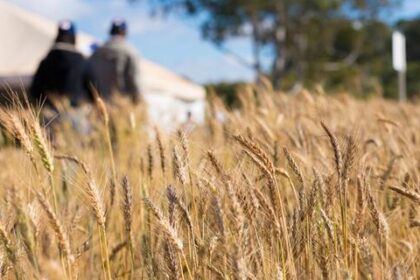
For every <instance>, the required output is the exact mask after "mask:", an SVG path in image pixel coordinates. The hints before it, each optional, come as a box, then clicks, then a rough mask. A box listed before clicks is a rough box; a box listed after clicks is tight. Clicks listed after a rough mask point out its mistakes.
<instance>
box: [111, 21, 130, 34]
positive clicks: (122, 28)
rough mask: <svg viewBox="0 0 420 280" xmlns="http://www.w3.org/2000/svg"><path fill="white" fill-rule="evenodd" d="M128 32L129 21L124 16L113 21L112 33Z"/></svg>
mask: <svg viewBox="0 0 420 280" xmlns="http://www.w3.org/2000/svg"><path fill="white" fill-rule="evenodd" d="M125 32H127V22H126V21H125V20H124V19H123V18H114V19H113V20H112V22H111V30H110V33H111V35H116V34H121V33H125Z"/></svg>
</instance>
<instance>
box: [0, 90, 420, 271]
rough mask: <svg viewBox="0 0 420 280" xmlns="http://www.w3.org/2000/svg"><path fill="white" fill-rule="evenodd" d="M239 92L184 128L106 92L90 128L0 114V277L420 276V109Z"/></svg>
mask: <svg viewBox="0 0 420 280" xmlns="http://www.w3.org/2000/svg"><path fill="white" fill-rule="evenodd" d="M240 101H241V105H242V107H241V108H242V109H238V110H235V111H230V110H228V109H226V108H225V107H223V105H222V102H221V101H220V100H219V99H217V98H216V97H214V96H213V97H211V98H210V99H209V104H208V105H209V106H208V112H207V118H206V122H205V124H204V125H202V126H198V127H196V128H195V129H194V130H193V131H192V132H191V133H189V134H185V133H184V132H183V131H182V130H179V128H178V127H174V128H173V131H174V132H173V133H168V132H164V131H163V130H162V129H160V128H159V127H156V126H155V125H153V124H149V123H148V122H147V121H145V120H144V118H143V115H144V114H142V112H141V110H142V108H132V107H130V106H128V107H126V108H125V109H124V110H123V111H120V110H118V109H116V108H107V107H106V105H105V104H104V103H103V102H102V100H100V99H98V101H97V104H96V105H97V107H98V110H97V111H96V113H94V114H93V116H92V121H93V128H94V129H93V133H92V134H91V135H89V136H86V137H80V136H78V135H77V134H76V133H75V132H74V131H73V130H72V129H71V128H70V127H71V126H69V125H68V124H67V123H65V122H64V123H62V124H61V125H60V126H59V127H56V128H55V131H56V133H55V135H54V141H53V143H49V142H50V141H49V140H48V138H47V137H46V133H45V131H44V130H43V128H41V127H39V125H38V123H37V122H36V121H34V118H33V116H34V114H33V113H28V112H25V111H24V110H23V109H22V107H21V106H19V107H18V108H19V109H17V110H4V109H3V110H1V111H0V121H1V123H2V125H3V127H4V128H5V129H6V131H7V132H8V133H9V134H10V137H13V138H15V139H16V143H17V145H16V146H15V145H9V146H5V147H2V148H1V149H0V164H1V166H2V169H1V170H0V180H1V189H0V198H1V199H0V278H2V279H418V278H420V266H419V265H418V263H419V261H420V217H419V215H418V212H419V211H418V210H419V207H420V118H419V115H420V106H419V105H416V104H397V103H393V102H388V101H384V100H381V99H372V100H369V101H357V100H353V99H351V98H349V97H346V96H336V97H327V96H324V95H322V94H313V95H311V94H309V93H308V92H307V91H305V92H304V93H302V94H300V95H297V96H294V97H289V96H285V95H276V94H274V93H272V92H271V91H270V90H269V89H267V90H265V89H261V88H259V89H256V88H252V87H247V88H244V89H243V91H242V92H241V97H240ZM220 114H224V117H225V121H224V122H220ZM133 124H134V125H133ZM282 151H283V153H282ZM171 158H172V160H170V159H171ZM114 201H115V203H114Z"/></svg>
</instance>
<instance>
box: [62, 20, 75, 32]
mask: <svg viewBox="0 0 420 280" xmlns="http://www.w3.org/2000/svg"><path fill="white" fill-rule="evenodd" d="M58 34H61V35H75V34H76V26H75V25H74V23H73V22H71V21H70V20H67V19H66V20H62V21H60V22H59V23H58Z"/></svg>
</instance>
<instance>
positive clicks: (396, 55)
mask: <svg viewBox="0 0 420 280" xmlns="http://www.w3.org/2000/svg"><path fill="white" fill-rule="evenodd" d="M392 64H393V66H394V69H395V70H396V71H398V72H405V71H406V70H407V58H406V53H405V36H404V34H402V33H401V32H400V31H394V33H393V34H392Z"/></svg>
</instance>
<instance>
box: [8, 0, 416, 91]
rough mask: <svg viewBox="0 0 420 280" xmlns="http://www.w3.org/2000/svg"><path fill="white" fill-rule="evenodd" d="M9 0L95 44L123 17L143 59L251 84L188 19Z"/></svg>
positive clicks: (244, 47)
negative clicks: (64, 22) (71, 24)
mask: <svg viewBox="0 0 420 280" xmlns="http://www.w3.org/2000/svg"><path fill="white" fill-rule="evenodd" d="M9 1H10V2H14V3H16V4H17V5H19V6H21V7H23V8H26V9H28V10H31V11H34V12H36V13H38V14H41V15H43V16H46V17H48V18H50V19H53V20H59V19H63V18H70V19H72V20H74V21H75V22H76V24H77V27H78V29H79V30H82V31H84V32H87V33H90V34H92V35H94V36H96V37H98V38H99V39H101V40H105V39H106V38H107V35H106V34H107V32H108V28H109V26H108V25H109V22H110V20H111V19H112V18H113V17H115V16H121V17H124V18H126V19H127V20H128V22H129V32H130V35H129V40H130V42H131V43H132V44H134V45H135V46H136V47H137V49H138V50H139V51H140V53H141V54H142V55H143V56H144V57H146V58H148V59H151V60H153V61H155V62H157V63H159V64H161V65H163V66H165V67H167V68H169V69H171V70H172V71H174V72H177V73H179V74H181V75H183V76H185V77H188V78H190V79H191V80H193V81H195V82H198V83H207V82H216V81H235V80H251V79H252V77H253V72H252V71H251V70H249V69H247V68H246V67H244V66H242V65H240V64H239V63H237V62H236V61H235V60H234V59H233V58H232V57H229V56H228V55H225V54H222V53H221V52H219V51H218V50H217V49H215V48H214V47H213V46H212V45H211V44H210V43H209V42H207V41H204V40H202V39H201V36H200V32H199V30H198V29H197V28H196V27H195V26H194V25H193V24H192V22H191V21H185V20H181V19H179V18H175V17H169V18H156V17H155V18H153V17H150V15H149V14H150V13H149V12H150V10H149V9H148V8H147V7H146V6H145V5H144V4H134V5H133V4H128V3H127V2H128V1H126V0H9ZM140 2H142V1H140ZM143 2H145V1H144V0H143ZM417 15H420V0H405V2H404V3H403V5H402V6H401V8H399V9H398V10H397V11H394V12H393V14H390V15H387V17H388V18H392V19H398V18H410V17H414V16H417ZM227 47H228V48H229V49H232V50H234V51H235V52H236V53H238V54H240V55H241V56H242V57H244V58H246V59H247V60H249V61H250V62H252V56H251V46H250V42H249V41H248V40H247V39H245V38H244V39H236V40H234V41H231V42H229V43H228V44H227Z"/></svg>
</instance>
